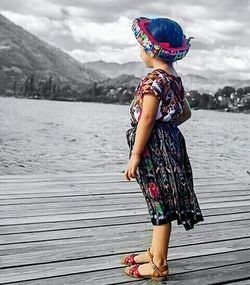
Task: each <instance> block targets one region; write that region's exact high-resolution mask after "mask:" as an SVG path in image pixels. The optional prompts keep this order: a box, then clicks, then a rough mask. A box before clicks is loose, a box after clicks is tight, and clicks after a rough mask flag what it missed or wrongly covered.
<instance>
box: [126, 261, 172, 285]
mask: <svg viewBox="0 0 250 285" xmlns="http://www.w3.org/2000/svg"><path fill="white" fill-rule="evenodd" d="M150 264H151V265H152V267H153V269H154V272H153V274H152V275H151V274H150V275H141V274H140V273H139V270H138V267H139V266H140V264H138V263H137V264H134V265H132V266H130V268H129V269H128V271H127V269H126V268H124V269H123V270H124V272H125V273H126V274H127V275H129V276H132V277H136V278H141V279H148V278H151V279H152V280H153V281H163V280H167V277H168V275H169V270H168V264H166V265H161V266H159V267H157V266H156V265H155V263H154V262H153V260H151V261H150ZM164 271H167V274H163V272H164Z"/></svg>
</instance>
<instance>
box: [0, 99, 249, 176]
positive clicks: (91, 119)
mask: <svg viewBox="0 0 250 285" xmlns="http://www.w3.org/2000/svg"><path fill="white" fill-rule="evenodd" d="M128 108H129V106H127V105H126V106H121V105H113V104H102V103H85V102H59V101H58V102H57V101H46V100H30V99H17V98H3V97H0V119H1V126H0V144H1V149H0V150H1V156H0V160H1V163H0V174H29V173H30V174H40V173H70V172H71V173H89V172H98V173H99V172H105V173H111V172H116V173H117V172H122V171H123V170H124V169H125V168H126V166H127V162H128V146H127V142H126V137H125V132H126V130H127V129H128V128H130V124H129V117H128ZM249 123H250V115H247V114H236V113H235V114H234V113H224V112H218V111H207V110H193V112H192V117H191V119H190V120H188V121H186V122H185V123H184V124H183V125H180V126H179V129H180V130H181V132H182V133H183V135H184V137H185V139H186V146H187V150H188V154H189V158H190V161H191V164H192V168H193V172H194V176H196V177H197V176H199V177H200V176H208V175H209V176H210V175H214V174H215V175H216V174H218V175H228V176H231V175H232V176H234V177H235V176H237V177H243V178H244V177H249V174H248V173H247V171H250V132H249Z"/></svg>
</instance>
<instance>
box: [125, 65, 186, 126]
mask: <svg viewBox="0 0 250 285" xmlns="http://www.w3.org/2000/svg"><path fill="white" fill-rule="evenodd" d="M145 94H153V95H155V96H156V97H157V98H158V100H159V106H158V111H157V115H156V118H155V120H159V121H170V120H172V119H175V118H177V117H178V116H179V115H180V114H181V113H182V111H183V106H184V101H183V100H184V97H185V91H184V88H183V85H182V81H181V77H179V76H177V77H176V76H174V75H172V74H169V73H167V72H166V71H164V70H163V69H155V70H153V71H152V72H150V73H148V74H147V75H146V76H145V77H144V78H143V79H142V80H141V81H140V83H139V84H138V86H137V88H136V89H135V94H134V98H133V100H132V102H131V103H130V106H129V113H130V123H131V126H132V127H133V126H135V125H136V124H137V123H138V122H139V120H140V116H141V113H142V101H143V96H144V95H145Z"/></svg>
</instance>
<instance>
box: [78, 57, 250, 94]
mask: <svg viewBox="0 0 250 285" xmlns="http://www.w3.org/2000/svg"><path fill="white" fill-rule="evenodd" d="M83 65H84V66H85V67H86V68H89V69H92V70H95V71H98V70H101V71H102V73H104V74H105V75H107V76H110V77H111V78H115V77H117V76H120V75H122V74H128V75H134V76H135V77H137V78H142V77H143V76H145V75H146V74H147V73H148V72H150V71H151V70H152V69H150V68H147V67H145V66H144V64H143V63H142V62H135V61H132V62H128V63H124V64H119V63H114V62H105V61H95V62H86V63H84V64H83ZM179 76H181V78H182V83H183V86H184V89H185V90H186V91H190V90H197V91H199V92H200V93H203V92H204V93H210V92H212V93H214V92H216V91H217V90H218V89H219V88H223V87H224V86H233V87H234V88H236V89H237V88H240V87H244V86H250V80H237V79H219V78H217V77H215V78H207V77H203V76H200V75H197V74H187V75H183V74H179Z"/></svg>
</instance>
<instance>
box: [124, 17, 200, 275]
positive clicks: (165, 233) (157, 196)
mask: <svg viewBox="0 0 250 285" xmlns="http://www.w3.org/2000/svg"><path fill="white" fill-rule="evenodd" d="M132 30H133V32H134V35H135V37H136V39H137V41H138V42H139V43H140V48H141V50H140V56H141V59H142V60H143V62H144V63H145V65H146V66H147V67H149V68H153V71H152V72H150V73H148V74H147V75H146V76H145V77H144V78H143V79H142V80H141V82H140V83H139V85H138V87H137V88H136V91H135V96H134V99H133V100H132V102H131V104H130V107H129V111H130V122H131V128H130V129H129V130H127V133H126V137H127V142H128V145H129V149H130V152H129V158H130V160H129V162H128V166H127V169H126V170H125V177H126V179H127V180H130V179H131V178H135V179H136V181H137V182H138V184H139V186H140V188H141V189H142V193H143V195H144V197H145V200H146V203H147V207H148V212H149V216H150V219H151V222H152V225H153V236H152V243H151V247H150V248H148V249H147V251H146V252H144V253H142V254H134V253H133V254H131V255H128V256H126V257H123V258H122V262H123V264H126V265H131V267H126V268H124V271H125V272H126V274H128V275H130V276H133V277H137V278H152V279H154V280H165V279H166V278H167V276H168V275H169V270H168V263H167V255H168V246H169V240H170V234H171V221H173V220H177V224H178V225H180V224H182V225H183V226H184V228H185V230H186V231H187V230H190V229H192V228H194V225H195V224H196V223H198V222H200V221H204V218H203V215H202V212H201V209H200V207H199V203H198V200H197V197H196V195H195V192H194V188H193V175H192V168H191V164H190V161H189V157H188V154H187V149H186V144H185V139H184V137H183V135H182V133H181V131H180V129H179V128H178V127H177V126H178V125H180V124H181V123H183V122H185V121H186V120H188V119H189V118H190V117H191V110H190V107H189V104H188V101H187V100H186V98H185V92H184V88H183V85H182V80H181V77H179V76H178V74H177V73H176V71H175V69H174V67H173V62H175V61H176V60H180V59H182V58H183V57H184V56H185V55H186V54H187V52H188V50H189V48H190V40H191V38H188V39H187V38H186V36H185V35H184V34H183V30H182V28H181V27H180V25H179V24H178V23H176V22H175V21H173V20H170V19H168V18H155V19H149V18H145V17H139V18H136V19H135V20H134V21H133V24H132Z"/></svg>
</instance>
